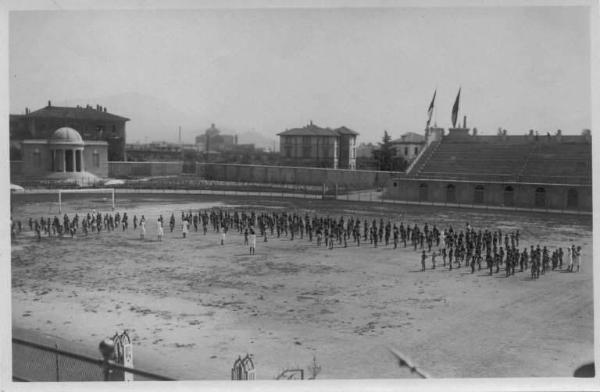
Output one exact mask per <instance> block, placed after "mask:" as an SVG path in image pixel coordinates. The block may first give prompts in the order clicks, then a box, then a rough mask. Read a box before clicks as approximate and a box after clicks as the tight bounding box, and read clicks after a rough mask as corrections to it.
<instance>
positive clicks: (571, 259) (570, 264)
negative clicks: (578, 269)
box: [567, 247, 574, 272]
mask: <svg viewBox="0 0 600 392" xmlns="http://www.w3.org/2000/svg"><path fill="white" fill-rule="evenodd" d="M567 255H568V256H569V267H568V268H567V271H569V272H573V257H574V256H573V251H572V248H571V247H568V248H567Z"/></svg>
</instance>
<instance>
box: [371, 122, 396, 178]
mask: <svg viewBox="0 0 600 392" xmlns="http://www.w3.org/2000/svg"><path fill="white" fill-rule="evenodd" d="M394 152H395V151H394V147H392V137H391V136H390V135H389V134H388V133H387V131H384V132H383V138H382V139H381V143H379V148H378V149H375V150H373V158H374V159H375V161H376V162H377V168H378V169H379V170H383V171H391V170H394V165H393V157H394Z"/></svg>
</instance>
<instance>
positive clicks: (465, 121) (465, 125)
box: [463, 116, 467, 129]
mask: <svg viewBox="0 0 600 392" xmlns="http://www.w3.org/2000/svg"><path fill="white" fill-rule="evenodd" d="M463 128H465V129H467V116H463Z"/></svg>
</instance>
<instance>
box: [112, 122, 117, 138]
mask: <svg viewBox="0 0 600 392" xmlns="http://www.w3.org/2000/svg"><path fill="white" fill-rule="evenodd" d="M112 133H113V136H116V135H117V126H116V125H115V124H113V126H112Z"/></svg>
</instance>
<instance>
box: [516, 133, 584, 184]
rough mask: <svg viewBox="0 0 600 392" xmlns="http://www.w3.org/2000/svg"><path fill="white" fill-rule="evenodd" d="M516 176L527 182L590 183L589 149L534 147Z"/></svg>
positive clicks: (576, 145)
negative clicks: (518, 175)
mask: <svg viewBox="0 0 600 392" xmlns="http://www.w3.org/2000/svg"><path fill="white" fill-rule="evenodd" d="M520 176H521V177H522V180H525V181H527V182H534V181H536V180H537V181H539V182H556V183H591V182H592V146H591V144H587V143H560V144H539V145H536V146H535V148H534V149H533V150H532V152H531V153H530V154H529V157H528V159H527V162H526V163H525V165H524V167H523V169H522V170H521V173H520Z"/></svg>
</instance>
